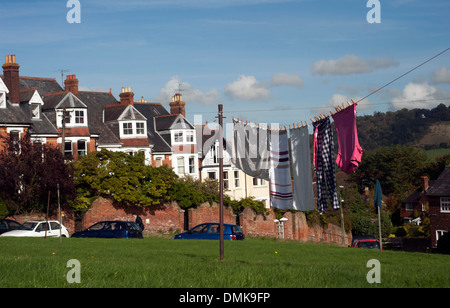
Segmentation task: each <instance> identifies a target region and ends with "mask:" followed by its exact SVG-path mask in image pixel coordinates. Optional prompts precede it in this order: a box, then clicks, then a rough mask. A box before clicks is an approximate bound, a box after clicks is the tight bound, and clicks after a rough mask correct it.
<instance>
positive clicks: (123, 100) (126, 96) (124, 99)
mask: <svg viewBox="0 0 450 308" xmlns="http://www.w3.org/2000/svg"><path fill="white" fill-rule="evenodd" d="M119 97H120V104H121V105H133V104H134V93H133V92H131V88H122V93H120V94H119Z"/></svg>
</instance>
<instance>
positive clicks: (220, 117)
mask: <svg viewBox="0 0 450 308" xmlns="http://www.w3.org/2000/svg"><path fill="white" fill-rule="evenodd" d="M219 201H220V207H219V223H220V228H219V229H220V241H219V242H220V260H221V261H222V260H223V259H224V245H223V244H224V243H223V231H224V226H223V105H222V104H219Z"/></svg>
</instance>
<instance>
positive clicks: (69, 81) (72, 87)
mask: <svg viewBox="0 0 450 308" xmlns="http://www.w3.org/2000/svg"><path fill="white" fill-rule="evenodd" d="M64 90H65V91H66V92H72V93H73V94H74V95H75V96H76V97H78V94H79V90H78V79H77V76H76V75H75V74H72V75H67V76H66V80H64Z"/></svg>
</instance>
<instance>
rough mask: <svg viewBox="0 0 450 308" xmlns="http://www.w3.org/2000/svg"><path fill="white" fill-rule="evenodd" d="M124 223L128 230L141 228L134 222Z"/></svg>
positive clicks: (139, 229)
mask: <svg viewBox="0 0 450 308" xmlns="http://www.w3.org/2000/svg"><path fill="white" fill-rule="evenodd" d="M126 224H127V227H128V230H133V231H141V228H140V227H139V225H138V224H137V223H135V222H127V223H126Z"/></svg>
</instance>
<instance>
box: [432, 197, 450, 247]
mask: <svg viewBox="0 0 450 308" xmlns="http://www.w3.org/2000/svg"><path fill="white" fill-rule="evenodd" d="M449 197H450V196H449ZM428 201H429V205H430V233H431V245H432V247H436V246H437V240H438V239H437V236H436V231H437V230H444V231H447V232H450V213H441V198H440V197H431V196H429V197H428Z"/></svg>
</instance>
